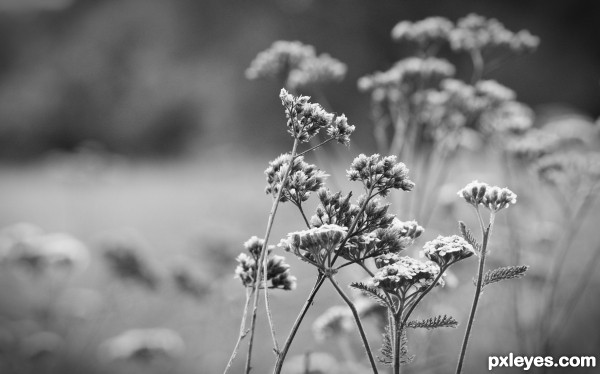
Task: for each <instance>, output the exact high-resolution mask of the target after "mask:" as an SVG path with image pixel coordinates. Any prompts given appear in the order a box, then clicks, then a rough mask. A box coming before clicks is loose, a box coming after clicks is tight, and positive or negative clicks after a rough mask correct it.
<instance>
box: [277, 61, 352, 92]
mask: <svg viewBox="0 0 600 374" xmlns="http://www.w3.org/2000/svg"><path fill="white" fill-rule="evenodd" d="M346 71H347V67H346V64H344V63H342V62H340V61H339V60H337V59H335V58H333V57H331V56H330V55H328V54H326V53H323V54H321V55H319V56H311V57H309V58H304V59H303V60H302V61H301V62H300V63H299V64H298V66H297V68H295V69H292V70H291V71H290V73H289V76H288V80H287V84H286V85H287V86H289V87H290V88H292V89H298V88H300V87H306V86H310V85H315V84H322V83H328V82H340V81H341V80H343V79H344V76H345V75H346Z"/></svg>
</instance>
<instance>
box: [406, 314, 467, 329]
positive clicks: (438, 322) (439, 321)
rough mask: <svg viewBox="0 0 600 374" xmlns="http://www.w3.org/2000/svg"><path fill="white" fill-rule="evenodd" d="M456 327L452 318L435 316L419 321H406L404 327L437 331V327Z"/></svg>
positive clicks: (456, 323)
mask: <svg viewBox="0 0 600 374" xmlns="http://www.w3.org/2000/svg"><path fill="white" fill-rule="evenodd" d="M456 326H458V322H457V321H456V320H455V319H454V317H452V316H447V315H445V314H444V315H443V316H437V317H431V318H427V319H424V320H421V321H408V323H407V324H406V327H410V328H413V329H417V328H424V329H427V330H432V329H437V328H439V327H452V328H454V327H456Z"/></svg>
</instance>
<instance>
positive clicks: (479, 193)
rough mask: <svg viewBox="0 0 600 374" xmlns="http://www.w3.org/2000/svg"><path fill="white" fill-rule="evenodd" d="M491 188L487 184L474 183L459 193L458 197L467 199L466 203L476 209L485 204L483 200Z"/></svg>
mask: <svg viewBox="0 0 600 374" xmlns="http://www.w3.org/2000/svg"><path fill="white" fill-rule="evenodd" d="M489 187H490V186H489V185H488V184H487V183H483V182H478V181H476V180H475V181H473V182H471V183H469V184H467V185H466V186H465V187H464V188H463V189H462V190H460V191H458V192H457V194H458V196H460V197H462V198H463V199H465V201H466V202H467V203H469V204H471V205H473V206H474V207H475V208H477V206H479V204H482V203H483V198H484V196H485V192H486V190H487V189H488V188H489Z"/></svg>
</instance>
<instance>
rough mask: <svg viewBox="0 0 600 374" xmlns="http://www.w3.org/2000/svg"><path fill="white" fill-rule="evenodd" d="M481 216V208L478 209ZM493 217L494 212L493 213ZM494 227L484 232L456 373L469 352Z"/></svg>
mask: <svg viewBox="0 0 600 374" xmlns="http://www.w3.org/2000/svg"><path fill="white" fill-rule="evenodd" d="M477 213H478V215H479V217H480V218H481V215H480V214H479V210H477ZM492 219H493V214H492ZM491 228H492V222H490V225H489V226H488V228H487V230H485V231H484V232H483V244H482V247H481V254H480V256H481V257H479V269H478V271H477V285H476V286H475V287H476V288H475V296H474V297H473V305H472V306H471V313H470V314H469V322H468V323H467V329H466V331H465V337H464V339H463V343H462V348H461V350H460V356H459V358H458V364H457V366H456V374H460V373H461V371H462V367H463V363H464V360H465V354H466V353H467V345H468V343H469V337H470V335H471V329H472V328H473V321H474V320H475V312H477V304H478V303H479V297H480V296H481V290H482V284H483V270H484V266H485V255H486V253H487V244H488V240H489V236H490V231H491Z"/></svg>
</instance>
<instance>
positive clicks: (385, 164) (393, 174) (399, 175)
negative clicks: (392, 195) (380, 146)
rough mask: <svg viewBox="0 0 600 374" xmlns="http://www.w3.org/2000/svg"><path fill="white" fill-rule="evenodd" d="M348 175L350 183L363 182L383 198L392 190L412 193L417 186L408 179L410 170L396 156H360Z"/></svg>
mask: <svg viewBox="0 0 600 374" xmlns="http://www.w3.org/2000/svg"><path fill="white" fill-rule="evenodd" d="M346 173H347V176H348V179H349V180H350V181H361V182H362V183H363V185H364V186H365V188H366V189H371V188H373V189H374V190H377V191H378V192H379V193H380V194H381V195H382V196H386V195H387V194H388V192H389V190H390V189H401V190H403V191H411V190H412V189H413V187H414V186H415V184H414V182H413V181H411V180H409V179H408V168H407V167H406V165H404V163H402V162H397V161H396V156H386V157H383V158H381V157H380V156H379V155H378V154H374V155H372V156H368V157H367V156H365V155H364V154H360V155H359V156H358V157H356V158H355V159H354V161H352V164H351V165H350V170H347V171H346Z"/></svg>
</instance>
